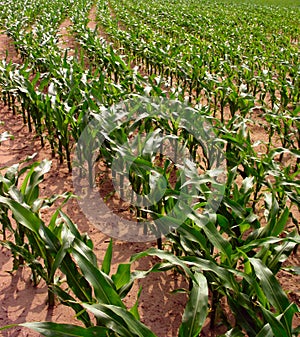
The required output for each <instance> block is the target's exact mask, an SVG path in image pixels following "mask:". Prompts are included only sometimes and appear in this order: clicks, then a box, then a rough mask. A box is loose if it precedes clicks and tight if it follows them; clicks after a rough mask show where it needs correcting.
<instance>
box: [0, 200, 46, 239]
mask: <svg viewBox="0 0 300 337" xmlns="http://www.w3.org/2000/svg"><path fill="white" fill-rule="evenodd" d="M0 203H1V204H4V205H5V206H7V207H9V208H10V209H11V210H12V212H13V216H14V218H15V219H16V221H17V222H18V223H20V224H21V225H23V226H25V227H26V228H28V229H30V230H32V231H33V232H35V233H38V231H39V228H40V226H41V225H43V221H42V220H41V219H40V218H38V217H37V216H36V215H35V214H34V213H32V212H31V211H30V210H28V209H27V208H25V207H24V206H22V205H20V204H19V203H18V202H16V201H14V200H11V199H8V198H5V197H2V196H0Z"/></svg>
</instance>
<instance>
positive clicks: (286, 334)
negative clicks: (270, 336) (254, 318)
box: [261, 306, 291, 337]
mask: <svg viewBox="0 0 300 337" xmlns="http://www.w3.org/2000/svg"><path fill="white" fill-rule="evenodd" d="M261 310H262V312H263V315H264V317H265V319H266V321H267V322H268V323H269V324H270V326H271V329H272V331H273V333H274V336H282V337H291V331H289V330H286V329H285V327H284V325H283V324H282V323H281V322H280V320H278V319H277V317H276V315H275V314H274V313H273V312H271V311H269V310H267V309H265V308H264V307H262V306H261ZM290 328H291V327H290Z"/></svg>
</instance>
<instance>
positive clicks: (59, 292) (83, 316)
mask: <svg viewBox="0 0 300 337" xmlns="http://www.w3.org/2000/svg"><path fill="white" fill-rule="evenodd" d="M50 290H51V291H52V292H53V293H54V294H55V295H56V296H57V297H58V298H59V300H60V301H61V302H62V303H63V304H64V305H66V306H68V307H70V308H72V309H73V310H74V311H75V312H76V318H77V319H79V320H80V321H82V322H83V324H84V325H85V326H86V327H89V326H91V325H92V322H91V319H90V316H89V314H88V313H87V312H86V310H85V309H84V308H83V306H82V305H81V304H80V303H78V302H77V301H76V299H75V298H74V297H72V296H71V295H70V294H69V293H68V292H66V291H65V290H63V289H62V288H61V287H59V286H58V285H51V286H50Z"/></svg>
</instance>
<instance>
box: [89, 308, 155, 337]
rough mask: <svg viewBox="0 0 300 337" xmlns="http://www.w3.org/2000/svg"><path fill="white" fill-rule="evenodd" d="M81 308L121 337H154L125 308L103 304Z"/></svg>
mask: <svg viewBox="0 0 300 337" xmlns="http://www.w3.org/2000/svg"><path fill="white" fill-rule="evenodd" d="M83 306H84V307H85V308H86V309H87V310H89V311H91V312H92V313H93V314H94V315H95V316H96V317H97V318H98V320H99V321H100V322H101V323H102V324H103V325H105V326H106V327H108V328H110V329H111V330H113V331H115V332H116V333H118V334H119V335H120V336H122V337H123V336H124V337H125V336H128V337H129V336H130V337H136V336H139V337H156V336H155V334H154V333H153V332H152V331H150V330H149V329H148V328H147V327H146V326H145V325H144V324H142V323H141V322H139V321H138V320H136V319H135V317H134V316H133V315H132V314H131V313H130V312H129V311H127V310H126V309H125V308H121V307H119V306H114V305H103V304H93V305H89V304H83Z"/></svg>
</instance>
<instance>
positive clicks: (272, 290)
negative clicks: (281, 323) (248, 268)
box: [249, 258, 290, 313]
mask: <svg viewBox="0 0 300 337" xmlns="http://www.w3.org/2000/svg"><path fill="white" fill-rule="evenodd" d="M249 261H250V263H251V264H252V266H253V268H254V270H255V274H256V276H257V277H258V278H259V280H260V282H261V286H262V289H263V291H264V293H265V295H266V297H267V298H268V300H269V301H270V303H271V304H272V305H273V306H274V307H275V308H276V309H277V310H278V311H279V312H280V313H282V312H284V311H285V309H286V308H287V307H288V306H289V305H290V302H289V300H288V298H287V296H286V294H285V293H284V291H283V290H282V288H281V286H280V284H279V283H278V281H277V280H276V278H275V276H274V275H273V273H272V272H271V270H270V269H269V268H267V267H266V266H265V265H264V264H263V263H262V262H261V260H259V259H256V258H249Z"/></svg>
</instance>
